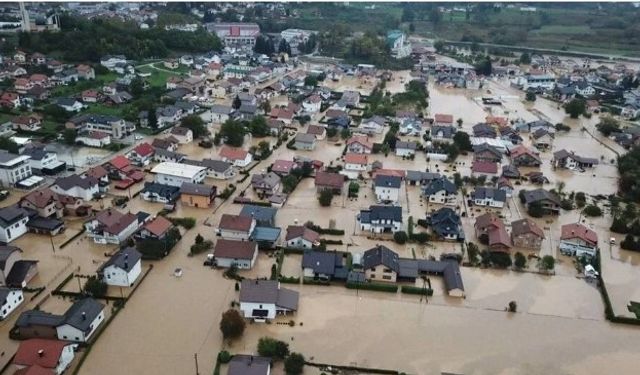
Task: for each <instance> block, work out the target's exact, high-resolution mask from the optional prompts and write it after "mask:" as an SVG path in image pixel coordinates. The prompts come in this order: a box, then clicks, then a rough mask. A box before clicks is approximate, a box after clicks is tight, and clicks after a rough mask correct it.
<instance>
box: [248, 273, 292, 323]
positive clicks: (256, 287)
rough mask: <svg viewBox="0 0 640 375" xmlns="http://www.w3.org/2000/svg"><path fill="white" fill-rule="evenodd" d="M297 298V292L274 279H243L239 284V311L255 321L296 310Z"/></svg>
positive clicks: (262, 320)
mask: <svg viewBox="0 0 640 375" xmlns="http://www.w3.org/2000/svg"><path fill="white" fill-rule="evenodd" d="M298 299H299V295H298V292H296V291H294V290H290V289H286V288H282V287H281V286H280V282H278V281H276V280H250V279H244V280H242V283H241V284H240V297H239V300H240V311H242V315H243V316H244V317H245V318H248V319H253V320H254V321H256V322H264V321H267V320H271V319H275V318H276V316H277V315H288V314H290V313H293V312H295V311H297V310H298Z"/></svg>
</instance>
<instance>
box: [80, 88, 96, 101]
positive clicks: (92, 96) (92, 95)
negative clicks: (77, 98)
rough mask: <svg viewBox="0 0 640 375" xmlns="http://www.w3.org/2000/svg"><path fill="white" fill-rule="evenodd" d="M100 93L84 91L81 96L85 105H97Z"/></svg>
mask: <svg viewBox="0 0 640 375" xmlns="http://www.w3.org/2000/svg"><path fill="white" fill-rule="evenodd" d="M99 95H100V94H99V93H98V91H96V90H84V91H83V92H82V94H81V98H82V102H83V103H97V102H98V97H99Z"/></svg>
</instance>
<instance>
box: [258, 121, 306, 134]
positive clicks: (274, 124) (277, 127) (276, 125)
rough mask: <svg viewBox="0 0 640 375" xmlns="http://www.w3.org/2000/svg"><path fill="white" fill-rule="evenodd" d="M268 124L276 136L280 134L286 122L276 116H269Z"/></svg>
mask: <svg viewBox="0 0 640 375" xmlns="http://www.w3.org/2000/svg"><path fill="white" fill-rule="evenodd" d="M267 126H268V127H269V131H270V133H271V135H272V136H274V137H276V136H278V134H280V133H281V132H282V129H283V128H284V127H285V124H284V122H283V121H281V120H278V119H275V118H268V119H267ZM310 126H311V125H310Z"/></svg>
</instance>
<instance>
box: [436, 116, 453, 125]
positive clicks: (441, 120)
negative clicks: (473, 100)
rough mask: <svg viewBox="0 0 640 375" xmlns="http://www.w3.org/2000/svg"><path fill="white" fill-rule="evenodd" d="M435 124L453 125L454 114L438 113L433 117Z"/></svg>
mask: <svg viewBox="0 0 640 375" xmlns="http://www.w3.org/2000/svg"><path fill="white" fill-rule="evenodd" d="M433 125H435V126H453V115H447V114H442V113H436V115H435V116H434V117H433Z"/></svg>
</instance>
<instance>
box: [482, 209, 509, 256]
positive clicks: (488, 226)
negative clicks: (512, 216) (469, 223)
mask: <svg viewBox="0 0 640 375" xmlns="http://www.w3.org/2000/svg"><path fill="white" fill-rule="evenodd" d="M474 228H475V232H476V237H478V239H479V240H480V242H482V243H486V244H487V245H488V246H489V249H490V250H491V251H509V249H510V248H511V239H510V237H509V233H508V232H507V230H506V228H505V225H504V222H503V221H502V219H500V218H499V217H498V216H497V215H495V214H494V213H485V214H483V215H480V216H478V217H477V218H476V222H475V224H474Z"/></svg>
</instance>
